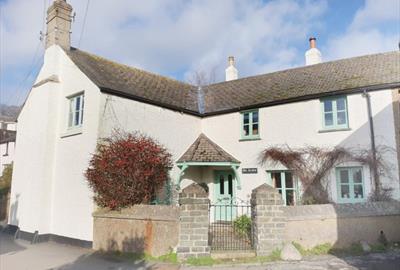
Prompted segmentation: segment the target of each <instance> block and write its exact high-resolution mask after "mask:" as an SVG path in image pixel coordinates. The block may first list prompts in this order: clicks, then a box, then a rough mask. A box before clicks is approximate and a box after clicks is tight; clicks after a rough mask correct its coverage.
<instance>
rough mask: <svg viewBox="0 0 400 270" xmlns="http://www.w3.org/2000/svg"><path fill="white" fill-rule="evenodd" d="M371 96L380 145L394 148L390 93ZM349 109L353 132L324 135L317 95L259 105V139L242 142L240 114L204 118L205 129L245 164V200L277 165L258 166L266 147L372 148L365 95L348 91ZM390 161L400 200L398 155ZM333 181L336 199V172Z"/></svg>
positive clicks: (388, 180)
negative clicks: (249, 170)
mask: <svg viewBox="0 0 400 270" xmlns="http://www.w3.org/2000/svg"><path fill="white" fill-rule="evenodd" d="M371 99H372V111H373V116H374V124H375V135H376V143H377V145H379V144H383V145H386V146H389V147H392V148H393V149H396V144H395V137H394V120H393V111H392V97H391V91H390V90H385V91H379V92H373V93H371ZM348 108H349V111H348V114H349V126H350V129H351V130H349V131H335V132H326V133H320V132H319V131H320V130H321V112H320V110H321V106H320V101H319V100H317V99H315V100H309V101H304V102H296V103H290V104H284V105H277V106H272V107H267V108H261V109H260V110H259V118H260V137H261V140H255V141H239V139H240V128H241V118H240V113H230V114H225V115H219V116H213V117H207V118H204V119H203V121H202V130H203V132H204V133H205V134H206V135H207V136H208V137H209V138H210V139H212V140H213V141H214V142H216V143H217V144H218V145H219V146H221V147H222V148H223V149H224V150H226V151H227V152H228V153H230V154H231V155H233V156H234V157H235V158H236V159H238V160H239V161H241V162H242V163H241V167H240V169H239V171H240V177H241V180H242V187H243V188H242V190H241V191H239V192H238V195H239V197H240V198H242V199H247V198H248V196H249V194H250V193H251V190H252V189H253V188H255V187H257V186H258V185H260V184H263V183H266V179H267V175H266V170H270V169H279V168H275V167H272V166H261V165H260V161H259V155H260V153H261V151H262V150H264V149H265V148H266V147H267V146H273V145H284V144H288V145H289V146H291V147H302V146H305V145H314V146H327V147H330V146H335V145H341V146H346V147H355V148H357V147H358V148H365V147H370V137H369V124H368V118H367V107H366V101H365V98H363V97H362V95H361V94H354V95H349V96H348ZM386 159H387V161H388V162H390V163H392V165H393V171H392V177H388V178H385V179H384V182H385V183H386V184H388V185H390V186H393V187H394V188H396V191H395V194H394V196H395V198H397V199H400V193H399V185H398V183H399V182H398V181H399V180H398V175H399V174H398V168H397V167H398V166H397V164H396V153H395V152H394V153H392V154H390V155H388V156H387V158H386ZM242 168H258V174H242V173H241V169H242ZM365 171H366V172H365V175H366V176H369V172H368V170H365ZM366 178H367V177H366ZM330 181H331V184H332V191H333V192H334V193H333V196H334V198H336V179H335V177H334V175H333V174H332V175H331V177H330ZM370 184H371V182H370V179H365V185H366V190H367V192H369V191H370Z"/></svg>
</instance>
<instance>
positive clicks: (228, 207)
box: [208, 200, 254, 250]
mask: <svg viewBox="0 0 400 270" xmlns="http://www.w3.org/2000/svg"><path fill="white" fill-rule="evenodd" d="M208 239H209V245H210V246H211V250H252V249H253V240H254V238H253V231H252V226H251V206H250V205H249V204H248V203H246V202H244V201H241V200H239V202H237V201H234V200H232V201H230V202H229V203H226V202H217V203H215V204H210V208H209V237H208Z"/></svg>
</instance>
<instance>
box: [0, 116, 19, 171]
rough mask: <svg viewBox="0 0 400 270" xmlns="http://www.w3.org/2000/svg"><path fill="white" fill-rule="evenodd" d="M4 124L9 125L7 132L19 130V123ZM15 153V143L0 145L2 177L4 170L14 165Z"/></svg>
mask: <svg viewBox="0 0 400 270" xmlns="http://www.w3.org/2000/svg"><path fill="white" fill-rule="evenodd" d="M3 123H5V124H7V130H16V129H17V123H15V122H6V121H4V122H3ZM1 124H2V123H1V121H0V125H1ZM7 144H8V146H7ZM14 153H15V142H9V143H3V144H0V175H3V170H4V168H5V167H6V166H8V165H10V164H12V163H13V161H14Z"/></svg>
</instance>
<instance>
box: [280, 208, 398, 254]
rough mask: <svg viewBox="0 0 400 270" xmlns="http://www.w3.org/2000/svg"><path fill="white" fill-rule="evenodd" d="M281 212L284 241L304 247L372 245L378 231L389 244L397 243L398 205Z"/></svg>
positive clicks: (294, 209) (289, 209)
mask: <svg viewBox="0 0 400 270" xmlns="http://www.w3.org/2000/svg"><path fill="white" fill-rule="evenodd" d="M285 210H286V214H287V218H288V221H287V223H286V229H285V238H286V242H292V241H294V242H297V243H299V244H301V245H302V246H304V247H305V248H312V247H315V246H317V245H321V244H325V243H330V244H331V245H332V246H333V247H337V248H344V247H349V246H351V244H354V243H359V242H360V241H361V240H364V241H367V242H368V243H370V244H376V243H378V238H379V236H380V232H381V231H383V233H384V235H385V236H386V238H387V240H388V241H390V242H395V241H399V240H400V230H399V228H400V203H399V202H375V203H363V204H343V205H331V204H326V205H304V206H290V207H285Z"/></svg>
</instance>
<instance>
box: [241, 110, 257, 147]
mask: <svg viewBox="0 0 400 270" xmlns="http://www.w3.org/2000/svg"><path fill="white" fill-rule="evenodd" d="M259 127H260V126H259V117H258V110H254V111H247V112H242V124H241V128H242V134H241V138H242V139H245V140H246V139H249V140H251V139H258V138H260V130H259Z"/></svg>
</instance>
